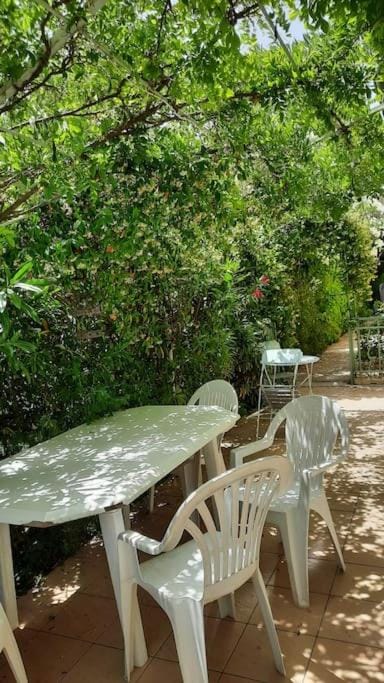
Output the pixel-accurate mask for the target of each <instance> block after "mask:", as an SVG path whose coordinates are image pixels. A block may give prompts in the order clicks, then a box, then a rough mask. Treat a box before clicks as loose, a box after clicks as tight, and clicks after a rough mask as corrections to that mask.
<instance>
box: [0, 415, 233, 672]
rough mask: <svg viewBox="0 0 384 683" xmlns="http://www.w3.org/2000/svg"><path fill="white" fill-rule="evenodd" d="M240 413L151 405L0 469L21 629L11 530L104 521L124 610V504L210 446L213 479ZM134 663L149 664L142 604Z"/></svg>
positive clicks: (6, 573) (9, 581)
mask: <svg viewBox="0 0 384 683" xmlns="http://www.w3.org/2000/svg"><path fill="white" fill-rule="evenodd" d="M237 419H238V416H237V415H234V414H233V413H230V412H229V411H227V410H224V409H223V408H215V407H206V406H145V407H141V408H133V409H132V410H125V411H121V412H118V413H115V414H114V415H112V416H110V417H105V418H103V419H100V420H98V421H96V422H93V423H91V424H89V425H81V426H80V427H76V428H75V429H71V430H70V431H67V432H65V433H63V434H60V435H59V436H56V437H54V438H53V439H50V440H49V441H45V442H44V443H41V444H39V445H37V446H35V447H33V448H29V449H28V450H26V451H24V452H22V453H20V454H19V455H14V456H12V457H10V458H7V459H6V460H4V461H2V462H1V463H0V591H1V599H2V603H3V605H4V608H5V610H6V612H7V616H8V619H9V621H10V623H11V625H12V627H13V628H16V627H17V626H18V615H17V605H16V593H15V585H14V575H13V563H12V549H11V542H10V533H9V524H21V525H25V526H50V525H54V524H60V523H62V522H69V521H71V520H75V519H80V518H83V517H88V516H90V515H99V518H100V526H101V530H102V534H103V539H104V545H105V550H106V553H107V558H108V564H109V569H110V572H111V578H112V583H113V587H114V591H115V597H116V601H117V606H118V609H119V611H120V599H119V570H118V555H117V536H118V534H119V533H120V532H122V531H123V530H124V521H123V514H122V506H124V505H129V504H130V503H132V502H133V501H134V500H135V499H136V498H137V497H138V496H140V495H141V494H142V493H144V492H145V491H147V490H148V489H149V488H150V487H151V486H153V485H154V484H156V483H157V482H159V481H160V480H161V479H162V478H163V477H164V476H165V475H167V474H169V473H170V472H172V470H174V469H175V468H176V467H178V466H179V465H181V464H182V463H184V462H185V461H186V460H188V459H189V458H190V457H191V456H192V455H194V454H195V453H196V452H197V451H199V450H200V449H202V448H204V453H205V458H206V467H207V475H208V477H209V478H211V477H213V476H216V475H217V474H220V473H221V472H223V471H224V470H225V465H224V461H223V457H222V454H221V451H220V449H219V447H218V444H217V436H218V435H219V434H222V433H223V432H225V431H227V430H228V429H230V428H231V427H233V425H234V424H235V422H236V420H237ZM135 614H136V620H135V634H134V639H135V643H134V653H135V656H134V661H133V662H132V665H136V666H142V665H143V664H144V663H145V661H146V659H147V652H146V646H145V641H144V636H143V631H142V625H141V619H140V613H139V610H138V605H137V604H136V606H135Z"/></svg>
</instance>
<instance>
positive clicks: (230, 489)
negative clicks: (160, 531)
mask: <svg viewBox="0 0 384 683" xmlns="http://www.w3.org/2000/svg"><path fill="white" fill-rule="evenodd" d="M291 483H292V468H291V466H290V463H289V461H288V460H287V459H286V458H283V457H281V456H273V457H267V458H261V459H259V460H257V461H253V462H250V463H247V464H245V465H242V466H241V467H237V468H235V469H233V470H229V471H228V472H225V473H224V474H221V475H219V476H218V477H215V478H214V479H211V480H210V481H208V482H206V483H205V484H203V486H201V487H200V488H199V489H197V490H196V491H194V492H193V493H192V494H191V495H190V496H189V498H187V500H186V501H185V502H184V503H183V504H182V505H181V506H180V508H179V510H178V511H177V513H176V515H175V517H174V518H173V520H172V522H171V523H170V525H169V527H168V530H167V532H166V534H165V536H164V538H163V541H162V551H165V552H167V551H169V550H173V549H174V548H175V547H176V545H177V544H178V543H179V541H180V539H181V536H182V535H183V533H184V531H186V532H187V533H188V534H189V535H190V536H191V537H192V538H193V539H194V540H195V542H196V544H197V547H198V549H199V550H200V553H201V556H202V562H203V567H204V585H205V592H206V595H207V594H208V596H209V599H215V598H216V597H218V596H220V595H225V594H227V592H228V593H229V592H232V591H233V590H235V589H236V588H237V586H238V585H241V584H242V583H244V581H246V580H247V577H251V576H252V574H253V573H254V572H255V570H256V568H257V566H258V562H259V550H260V541H261V534H262V530H263V525H264V522H265V517H266V514H267V511H268V508H269V506H270V503H271V501H272V499H273V498H274V497H275V496H277V495H281V493H282V492H284V491H285V490H287V488H289V486H290V485H291ZM196 512H197V513H198V520H199V521H198V522H197V518H196ZM223 582H224V583H225V584H227V587H223Z"/></svg>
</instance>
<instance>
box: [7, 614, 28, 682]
mask: <svg viewBox="0 0 384 683" xmlns="http://www.w3.org/2000/svg"><path fill="white" fill-rule="evenodd" d="M0 630H1V645H2V649H3V651H4V654H5V656H6V658H7V661H8V664H9V666H10V668H11V671H12V673H13V675H14V677H15V680H16V683H27V681H28V679H27V674H26V673H25V669H24V664H23V660H22V659H21V655H20V651H19V648H18V646H17V643H16V639H15V636H14V635H13V632H12V629H11V627H10V625H9V623H8V619H7V617H6V616H5V612H4V610H3V608H2V607H1V605H0Z"/></svg>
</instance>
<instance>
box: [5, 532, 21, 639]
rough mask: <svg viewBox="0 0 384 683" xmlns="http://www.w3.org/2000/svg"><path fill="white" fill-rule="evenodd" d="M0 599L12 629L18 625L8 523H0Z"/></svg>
mask: <svg viewBox="0 0 384 683" xmlns="http://www.w3.org/2000/svg"><path fill="white" fill-rule="evenodd" d="M0 599H1V603H2V605H3V607H4V610H5V612H6V614H7V617H8V621H9V623H10V625H11V628H12V629H15V628H17V627H18V625H19V617H18V614H17V603H16V590H15V577H14V573H13V560H12V546H11V535H10V531H9V524H0Z"/></svg>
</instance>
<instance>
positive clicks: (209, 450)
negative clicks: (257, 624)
mask: <svg viewBox="0 0 384 683" xmlns="http://www.w3.org/2000/svg"><path fill="white" fill-rule="evenodd" d="M203 452H204V457H205V467H206V470H207V478H208V479H213V477H216V476H217V475H218V474H222V473H223V472H225V471H226V467H225V463H224V458H223V454H222V452H221V448H220V446H219V444H218V442H217V439H213V440H212V441H210V443H208V444H207V445H206V446H204V449H203ZM218 603H219V612H220V616H221V618H222V619H223V618H224V617H227V616H229V617H232V618H233V619H235V598H234V594H233V593H231V594H229V595H226V596H225V597H224V598H220V600H218Z"/></svg>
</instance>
